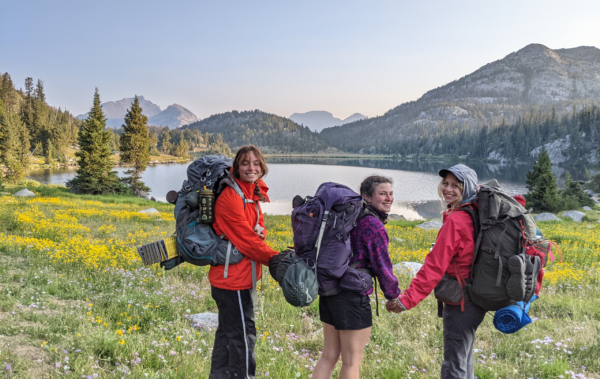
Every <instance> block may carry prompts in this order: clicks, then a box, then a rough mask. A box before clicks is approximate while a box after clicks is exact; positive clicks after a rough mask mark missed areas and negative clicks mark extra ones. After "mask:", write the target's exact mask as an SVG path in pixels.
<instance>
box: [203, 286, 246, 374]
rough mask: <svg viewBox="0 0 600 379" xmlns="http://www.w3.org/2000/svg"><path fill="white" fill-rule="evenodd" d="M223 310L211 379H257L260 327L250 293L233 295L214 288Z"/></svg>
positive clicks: (218, 302)
mask: <svg viewBox="0 0 600 379" xmlns="http://www.w3.org/2000/svg"><path fill="white" fill-rule="evenodd" d="M211 294H212V297H213V299H215V302H216V303H217V308H219V327H218V328H217V332H216V333H215V345H214V347H213V353H212V361H211V367H210V376H209V379H229V378H239V379H254V375H255V373H256V359H255V356H254V345H256V326H255V325H254V305H253V304H252V297H251V296H250V290H242V291H230V290H223V289H220V288H216V287H211Z"/></svg>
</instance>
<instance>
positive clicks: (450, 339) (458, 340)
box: [441, 296, 486, 379]
mask: <svg viewBox="0 0 600 379" xmlns="http://www.w3.org/2000/svg"><path fill="white" fill-rule="evenodd" d="M485 313H486V312H485V311H484V310H483V309H482V308H480V307H479V306H477V305H475V304H473V303H472V302H471V300H469V297H468V296H466V299H465V311H464V312H461V310H460V305H448V304H444V312H443V321H444V363H442V376H441V378H442V379H474V378H475V372H474V368H473V344H474V343H475V332H476V331H477V328H478V327H479V324H481V322H482V321H483V318H484V317H485Z"/></svg>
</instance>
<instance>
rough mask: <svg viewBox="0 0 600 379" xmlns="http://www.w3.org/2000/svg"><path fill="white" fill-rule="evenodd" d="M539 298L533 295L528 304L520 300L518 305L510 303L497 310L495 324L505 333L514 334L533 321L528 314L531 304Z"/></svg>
mask: <svg viewBox="0 0 600 379" xmlns="http://www.w3.org/2000/svg"><path fill="white" fill-rule="evenodd" d="M537 298H538V296H537V295H533V297H532V298H531V300H529V302H528V303H527V304H523V302H522V301H519V302H518V303H517V304H516V305H510V306H508V307H504V308H502V309H499V310H497V311H496V314H495V315H494V326H495V327H496V329H498V330H499V331H501V332H502V333H505V334H512V333H514V332H516V331H518V330H520V329H521V328H522V327H524V326H525V325H527V324H530V323H531V318H530V317H529V316H528V315H527V312H529V306H530V305H531V303H533V302H534V300H536V299H537Z"/></svg>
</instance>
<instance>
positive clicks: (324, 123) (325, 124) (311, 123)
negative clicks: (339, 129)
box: [289, 111, 368, 132]
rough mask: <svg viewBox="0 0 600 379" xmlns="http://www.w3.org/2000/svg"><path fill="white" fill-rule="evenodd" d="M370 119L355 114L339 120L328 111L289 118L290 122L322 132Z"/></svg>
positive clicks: (297, 114) (296, 114)
mask: <svg viewBox="0 0 600 379" xmlns="http://www.w3.org/2000/svg"><path fill="white" fill-rule="evenodd" d="M366 118H368V117H367V116H365V115H362V114H360V113H354V114H353V115H351V116H350V117H348V118H345V119H343V120H342V119H339V118H337V117H333V115H332V114H331V113H329V112H326V111H310V112H306V113H294V114H293V115H291V116H290V117H289V119H290V120H292V121H294V122H296V123H298V124H300V125H304V126H307V127H308V128H310V130H313V131H317V132H320V131H321V130H323V129H325V128H330V127H332V126H338V125H344V124H348V123H350V122H354V121H358V120H364V119H366Z"/></svg>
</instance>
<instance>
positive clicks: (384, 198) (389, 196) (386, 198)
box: [363, 183, 394, 213]
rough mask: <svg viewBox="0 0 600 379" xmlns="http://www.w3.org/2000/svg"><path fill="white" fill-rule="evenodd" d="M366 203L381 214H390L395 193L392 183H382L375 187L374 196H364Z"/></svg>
mask: <svg viewBox="0 0 600 379" xmlns="http://www.w3.org/2000/svg"><path fill="white" fill-rule="evenodd" d="M363 197H364V199H365V201H366V202H367V203H369V204H371V206H373V207H374V208H375V209H377V210H378V211H381V212H385V213H390V211H391V210H392V204H393V203H394V191H393V190H392V185H391V184H390V183H380V184H378V185H377V187H375V190H374V191H373V196H367V195H364V194H363Z"/></svg>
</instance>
